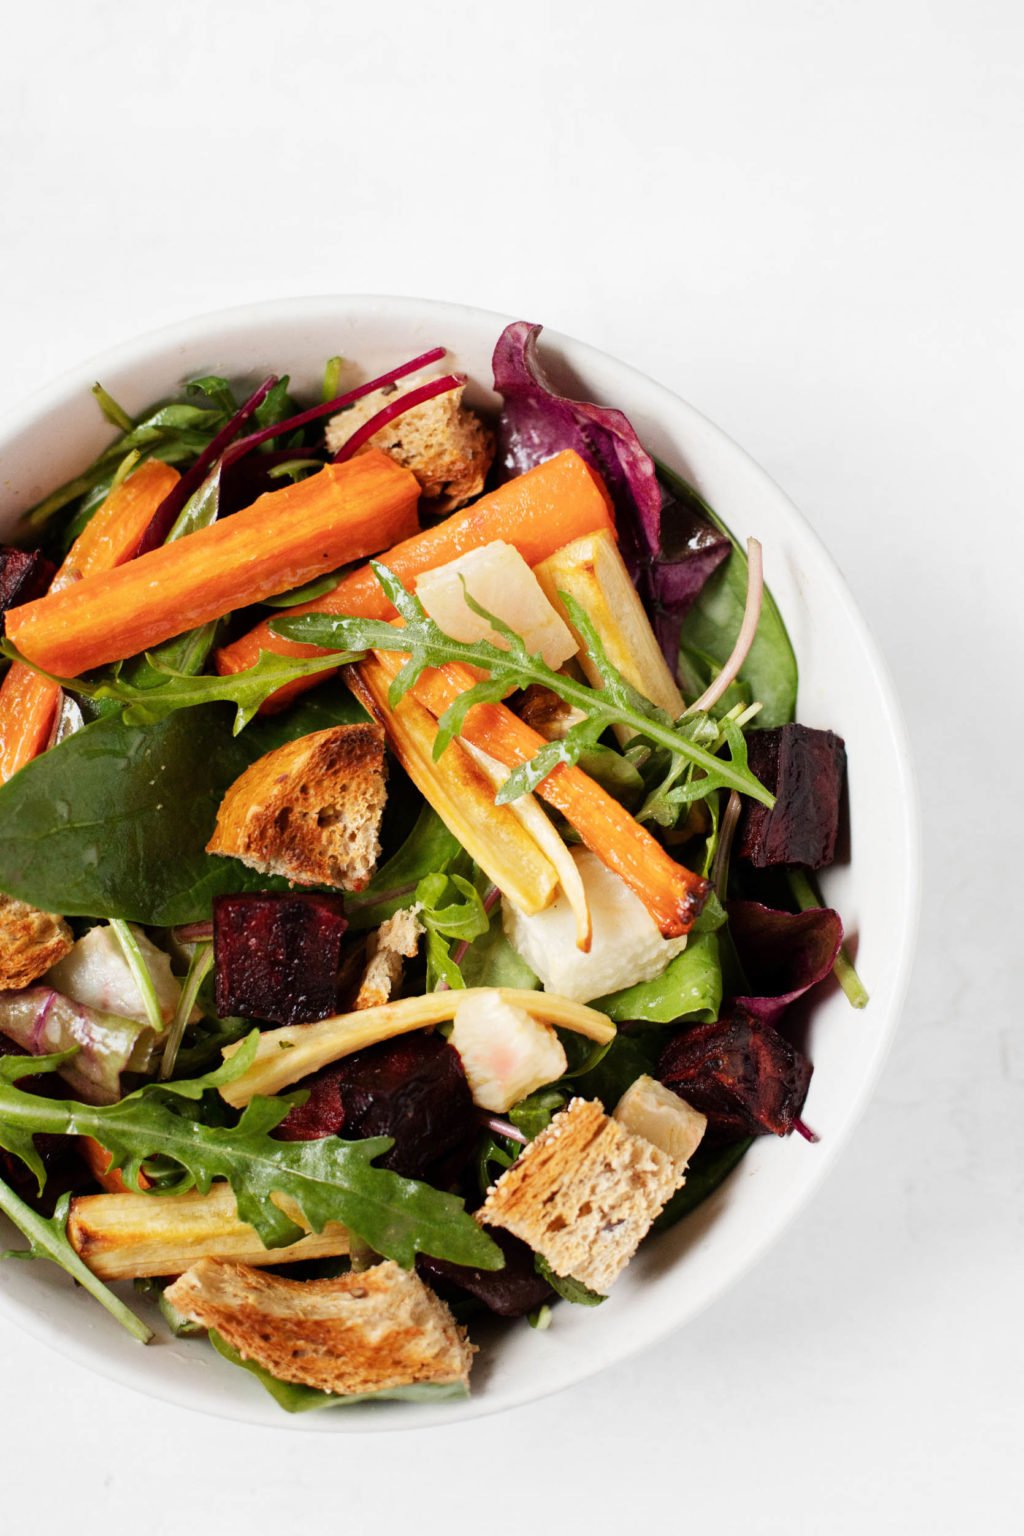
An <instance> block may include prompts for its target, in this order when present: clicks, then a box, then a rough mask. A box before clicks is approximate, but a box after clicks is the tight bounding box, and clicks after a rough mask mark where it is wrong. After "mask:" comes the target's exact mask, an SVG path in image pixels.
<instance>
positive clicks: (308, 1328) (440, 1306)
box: [167, 1259, 474, 1394]
mask: <svg viewBox="0 0 1024 1536" xmlns="http://www.w3.org/2000/svg"><path fill="white" fill-rule="evenodd" d="M167 1299H168V1300H169V1301H170V1302H171V1304H172V1306H174V1307H176V1308H177V1309H178V1311H179V1312H182V1313H184V1315H185V1316H186V1317H189V1318H191V1319H192V1321H193V1322H196V1323H200V1324H202V1325H203V1326H204V1327H206V1328H215V1329H216V1330H217V1332H218V1333H219V1334H220V1335H221V1337H222V1338H224V1339H226V1340H227V1342H228V1343H229V1344H230V1345H231V1346H232V1347H233V1348H234V1349H236V1350H237V1351H238V1353H239V1354H240V1355H241V1356H242V1357H243V1359H245V1360H254V1361H255V1362H256V1364H257V1365H261V1366H262V1367H263V1368H264V1370H267V1371H269V1372H270V1373H271V1375H273V1376H276V1377H278V1379H279V1380H281V1381H292V1382H298V1383H300V1384H301V1385H302V1386H307V1387H316V1388H318V1389H319V1390H320V1391H322V1392H337V1393H343V1394H350V1393H357V1392H379V1391H382V1390H384V1389H385V1388H387V1387H404V1386H411V1385H412V1384H414V1383H416V1382H438V1383H452V1382H459V1383H461V1384H462V1385H466V1384H468V1380H469V1371H470V1366H471V1365H472V1360H473V1354H474V1349H473V1346H472V1345H471V1344H470V1343H469V1341H468V1339H467V1337H466V1334H465V1330H464V1329H462V1328H460V1327H458V1325H457V1324H456V1322H455V1320H454V1318H453V1317H452V1315H451V1313H450V1312H449V1310H448V1308H447V1307H446V1306H445V1304H444V1302H443V1301H441V1299H440V1298H439V1297H438V1296H435V1295H434V1293H433V1291H431V1290H430V1289H429V1288H428V1287H427V1286H426V1285H424V1283H423V1281H422V1280H421V1279H420V1278H419V1276H418V1275H417V1274H416V1272H415V1271H414V1270H405V1269H402V1268H401V1267H400V1266H399V1265H398V1264H395V1263H393V1262H392V1261H391V1260H385V1261H384V1262H383V1263H381V1264H376V1265H374V1266H373V1267H372V1268H370V1269H365V1270H362V1271H359V1272H356V1271H352V1272H350V1273H349V1274H345V1275H341V1276H339V1277H338V1278H337V1279H335V1280H285V1279H281V1278H280V1277H279V1276H277V1275H269V1274H265V1273H264V1272H263V1271H262V1270H257V1269H253V1268H251V1267H250V1266H249V1265H246V1264H234V1263H231V1262H230V1261H229V1260H225V1259H202V1260H200V1262H199V1263H198V1264H194V1265H193V1266H192V1268H191V1269H189V1270H187V1271H186V1272H185V1274H183V1275H182V1276H181V1278H180V1279H178V1280H177V1281H175V1283H174V1285H172V1286H170V1287H169V1288H168V1291H167Z"/></svg>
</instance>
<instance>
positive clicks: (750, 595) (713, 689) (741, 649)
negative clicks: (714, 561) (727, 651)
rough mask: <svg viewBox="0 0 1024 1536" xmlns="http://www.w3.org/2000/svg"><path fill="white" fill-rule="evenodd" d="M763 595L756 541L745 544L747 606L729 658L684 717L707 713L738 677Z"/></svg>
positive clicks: (762, 579) (748, 648)
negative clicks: (704, 710) (703, 710)
mask: <svg viewBox="0 0 1024 1536" xmlns="http://www.w3.org/2000/svg"><path fill="white" fill-rule="evenodd" d="M763 595H764V568H763V562H762V559H761V545H760V543H759V542H758V540H757V539H748V540H747V602H746V606H745V608H744V610H743V623H742V624H741V625H740V632H739V634H738V635H737V636H736V644H735V645H734V646H733V648H732V655H731V656H730V657H729V660H728V661H727V662H726V664H725V666H724V667H723V668H722V670H721V672H719V674H718V676H717V677H716V678H715V680H714V681H713V682H712V683H711V684H710V685H709V686H708V687H707V688H705V690H704V692H703V693H702V694H701V696H700V698H699V699H694V701H693V703H692V704H689V705H687V708H686V713H687V714H688V715H693V714H696V713H697V711H698V710H702V709H711V708H712V707H713V706H714V705H715V704H717V703H718V700H719V699H720V698H721V697H722V694H723V693H724V692H725V690H726V689H727V688H728V686H729V684H730V683H731V682H733V681H734V680H735V679H736V678H737V677H738V676H739V671H740V668H741V667H742V665H743V663H744V662H745V661H746V659H747V653H748V652H749V650H750V647H751V646H752V645H753V643H754V636H755V635H756V634H757V626H758V623H759V622H760V618H761V598H762V596H763Z"/></svg>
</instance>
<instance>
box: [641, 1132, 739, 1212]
mask: <svg viewBox="0 0 1024 1536" xmlns="http://www.w3.org/2000/svg"><path fill="white" fill-rule="evenodd" d="M753 1140H754V1138H753V1137H752V1136H747V1137H744V1139H743V1140H742V1141H734V1142H730V1144H729V1145H728V1146H727V1147H705V1146H703V1145H701V1146H699V1147H698V1148H697V1150H696V1152H695V1153H694V1154H693V1157H692V1158H691V1159H690V1166H689V1167H688V1168H687V1170H686V1183H685V1184H684V1185H683V1187H682V1189H677V1190H676V1192H675V1194H674V1195H673V1196H672V1198H671V1199H670V1200H669V1202H668V1204H667V1205H666V1207H665V1209H664V1210H663V1211H662V1213H661V1215H660V1216H659V1217H658V1218H657V1219H656V1221H655V1223H654V1228H653V1230H654V1231H655V1232H664V1230H665V1228H666V1227H673V1226H675V1224H676V1222H677V1221H680V1220H681V1219H682V1218H683V1217H684V1216H689V1214H690V1212H691V1211H694V1210H696V1209H697V1206H698V1205H700V1204H701V1203H702V1202H703V1201H705V1200H706V1199H707V1198H708V1196H709V1195H713V1194H714V1192H715V1190H716V1189H717V1188H718V1186H719V1185H720V1184H723V1183H724V1182H725V1180H726V1179H727V1178H728V1176H729V1174H730V1173H731V1172H732V1170H733V1169H734V1168H735V1167H736V1164H737V1163H738V1162H739V1161H740V1159H741V1157H742V1156H743V1154H744V1153H745V1152H746V1150H747V1148H748V1147H750V1146H752V1145H753Z"/></svg>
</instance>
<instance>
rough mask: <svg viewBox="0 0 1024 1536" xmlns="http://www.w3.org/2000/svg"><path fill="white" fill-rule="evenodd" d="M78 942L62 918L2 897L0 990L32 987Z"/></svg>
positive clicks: (13, 898)
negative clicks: (33, 983)
mask: <svg viewBox="0 0 1024 1536" xmlns="http://www.w3.org/2000/svg"><path fill="white" fill-rule="evenodd" d="M74 944H75V940H74V936H73V934H72V932H71V929H70V928H69V927H68V925H67V923H66V922H65V921H64V919H63V918H62V917H57V916H55V915H54V913H52V912H40V911H38V909H37V908H35V907H30V906H29V904H28V902H27V901H19V900H18V898H17V897H16V896H4V895H3V894H0V991H4V992H16V991H19V990H20V989H21V988H22V987H27V986H30V985H31V984H32V982H33V981H35V980H36V979H37V977H39V976H41V975H42V974H43V972H44V971H48V970H49V969H50V967H51V965H56V964H57V961H58V960H63V959H64V956H65V955H67V954H70V953H71V950H72V949H73V948H74Z"/></svg>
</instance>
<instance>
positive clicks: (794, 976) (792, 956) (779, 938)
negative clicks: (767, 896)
mask: <svg viewBox="0 0 1024 1536" xmlns="http://www.w3.org/2000/svg"><path fill="white" fill-rule="evenodd" d="M729 932H730V933H731V935H732V938H733V942H734V943H735V945H736V951H737V954H738V955H739V957H740V961H741V963H742V965H743V969H744V971H745V972H746V975H747V979H748V981H749V983H750V986H751V988H752V993H751V995H750V996H747V997H737V998H736V999H735V1003H736V1005H737V1006H738V1007H740V1008H743V1009H745V1010H746V1012H747V1013H749V1014H752V1015H753V1016H754V1017H755V1018H757V1019H760V1020H761V1022H762V1023H765V1024H775V1023H776V1022H777V1021H778V1019H779V1018H780V1017H781V1015H782V1014H783V1013H784V1012H785V1011H786V1009H787V1008H788V1007H789V1005H790V1003H793V1002H795V1001H796V999H797V998H798V997H802V996H803V994H804V993H805V992H806V991H808V990H809V988H811V987H813V986H816V985H817V983H818V982H819V981H822V980H823V979H824V978H825V977H826V976H827V975H828V973H829V971H831V969H832V966H833V964H834V963H835V958H836V955H837V954H838V953H839V946H840V944H841V943H842V942H843V924H842V920H841V919H840V916H839V913H838V912H833V911H832V909H831V908H830V907H812V908H811V909H810V910H809V911H806V912H778V911H776V910H775V909H774V908H773V907H766V906H762V904H761V903H760V902H759V901H731V902H730V903H729Z"/></svg>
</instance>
